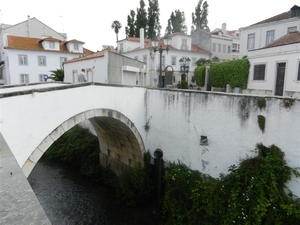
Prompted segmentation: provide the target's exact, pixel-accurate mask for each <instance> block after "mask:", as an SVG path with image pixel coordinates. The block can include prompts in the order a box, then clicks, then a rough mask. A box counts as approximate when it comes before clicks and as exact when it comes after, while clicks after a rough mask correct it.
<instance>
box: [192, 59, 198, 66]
mask: <svg viewBox="0 0 300 225" xmlns="http://www.w3.org/2000/svg"><path fill="white" fill-rule="evenodd" d="M196 62H197V58H195V57H192V66H194V67H195V66H196Z"/></svg>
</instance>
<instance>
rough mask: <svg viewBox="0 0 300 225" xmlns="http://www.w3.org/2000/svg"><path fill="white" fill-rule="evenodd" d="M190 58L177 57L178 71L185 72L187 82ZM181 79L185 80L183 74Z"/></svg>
mask: <svg viewBox="0 0 300 225" xmlns="http://www.w3.org/2000/svg"><path fill="white" fill-rule="evenodd" d="M190 62H191V60H190V58H189V57H182V58H181V59H179V65H180V71H181V72H183V73H184V75H185V74H186V77H187V82H189V77H188V74H189V69H190ZM181 80H182V81H185V76H184V77H181Z"/></svg>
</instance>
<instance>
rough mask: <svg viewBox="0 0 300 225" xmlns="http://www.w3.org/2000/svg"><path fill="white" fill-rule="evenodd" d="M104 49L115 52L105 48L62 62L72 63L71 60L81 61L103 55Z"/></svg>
mask: <svg viewBox="0 0 300 225" xmlns="http://www.w3.org/2000/svg"><path fill="white" fill-rule="evenodd" d="M106 51H110V52H113V53H117V52H116V51H115V50H111V49H109V48H107V49H104V50H102V51H98V52H94V53H92V54H89V55H86V56H83V57H79V58H75V59H71V60H68V61H66V62H64V64H67V63H72V62H78V61H82V60H86V59H93V58H99V57H103V56H104V54H105V52H106ZM117 54H118V53H117Z"/></svg>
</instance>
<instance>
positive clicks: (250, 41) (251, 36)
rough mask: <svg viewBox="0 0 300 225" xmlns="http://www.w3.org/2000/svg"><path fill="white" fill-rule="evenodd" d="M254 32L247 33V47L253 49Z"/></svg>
mask: <svg viewBox="0 0 300 225" xmlns="http://www.w3.org/2000/svg"><path fill="white" fill-rule="evenodd" d="M254 41H255V34H248V43H247V49H254Z"/></svg>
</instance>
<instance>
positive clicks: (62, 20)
mask: <svg viewBox="0 0 300 225" xmlns="http://www.w3.org/2000/svg"><path fill="white" fill-rule="evenodd" d="M59 17H60V18H61V26H62V32H63V33H65V29H64V18H65V17H64V16H59Z"/></svg>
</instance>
